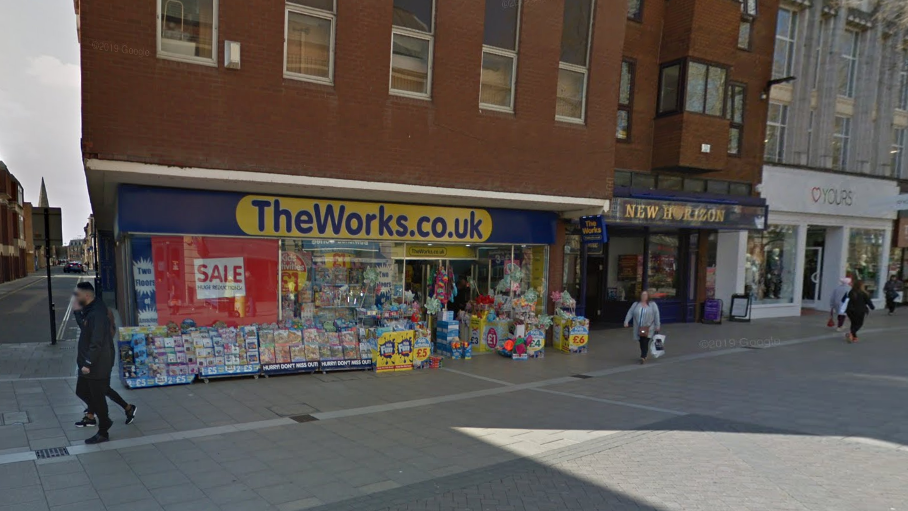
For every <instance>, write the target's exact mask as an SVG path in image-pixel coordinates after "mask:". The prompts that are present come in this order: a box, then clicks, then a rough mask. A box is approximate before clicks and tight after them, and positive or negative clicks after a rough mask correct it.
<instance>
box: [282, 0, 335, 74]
mask: <svg viewBox="0 0 908 511" xmlns="http://www.w3.org/2000/svg"><path fill="white" fill-rule="evenodd" d="M334 2H335V0H287V6H286V10H287V12H286V25H285V27H284V76H286V77H288V78H302V79H307V80H313V81H317V82H326V83H331V82H332V81H333V79H334V24H335V15H334V12H335V11H334V9H335V5H334Z"/></svg>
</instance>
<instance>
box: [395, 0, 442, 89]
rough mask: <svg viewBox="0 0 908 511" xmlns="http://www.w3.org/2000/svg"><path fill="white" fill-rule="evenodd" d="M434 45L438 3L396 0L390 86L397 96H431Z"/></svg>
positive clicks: (430, 0)
mask: <svg viewBox="0 0 908 511" xmlns="http://www.w3.org/2000/svg"><path fill="white" fill-rule="evenodd" d="M434 44H435V1H434V0H394V14H393V21H392V27H391V85H390V89H391V92H392V93H393V94H399V95H402V96H412V97H418V98H428V97H430V95H431V91H432V50H433V46H434Z"/></svg>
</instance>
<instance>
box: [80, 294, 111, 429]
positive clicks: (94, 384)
mask: <svg viewBox="0 0 908 511" xmlns="http://www.w3.org/2000/svg"><path fill="white" fill-rule="evenodd" d="M75 297H76V303H78V305H79V309H80V311H81V314H82V325H81V327H82V330H81V332H80V333H79V346H78V354H77V356H76V363H77V364H78V366H79V377H78V379H77V380H76V395H77V396H79V399H81V400H82V401H84V402H85V405H86V406H87V407H88V409H89V410H90V411H91V412H92V413H93V414H94V415H95V417H96V421H97V425H98V432H97V433H96V434H95V435H94V436H92V437H91V438H89V439H87V440H85V443H86V444H98V443H101V442H106V441H108V440H110V436H109V434H108V431H110V427H111V426H112V425H113V421H112V420H110V417H108V410H107V393H108V392H109V391H110V373H111V371H113V364H114V343H113V335H112V329H111V324H110V320H109V319H108V314H107V306H106V305H105V304H104V302H102V301H101V300H98V299H97V298H96V297H95V288H94V286H92V285H91V283H89V282H80V283H79V284H77V285H76V291H75Z"/></svg>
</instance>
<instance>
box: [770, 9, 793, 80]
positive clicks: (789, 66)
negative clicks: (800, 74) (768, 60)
mask: <svg viewBox="0 0 908 511" xmlns="http://www.w3.org/2000/svg"><path fill="white" fill-rule="evenodd" d="M797 26H798V13H797V12H795V11H792V10H791V9H786V8H784V7H780V8H779V15H778V17H777V18H776V46H775V53H774V55H773V59H772V77H773V78H784V77H786V76H791V75H792V74H793V69H794V51H795V45H796V39H797Z"/></svg>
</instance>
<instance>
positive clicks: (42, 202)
mask: <svg viewBox="0 0 908 511" xmlns="http://www.w3.org/2000/svg"><path fill="white" fill-rule="evenodd" d="M38 207H39V208H49V207H50V204H48V203H47V187H46V186H44V178H43V177H42V178H41V195H39V196H38Z"/></svg>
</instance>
